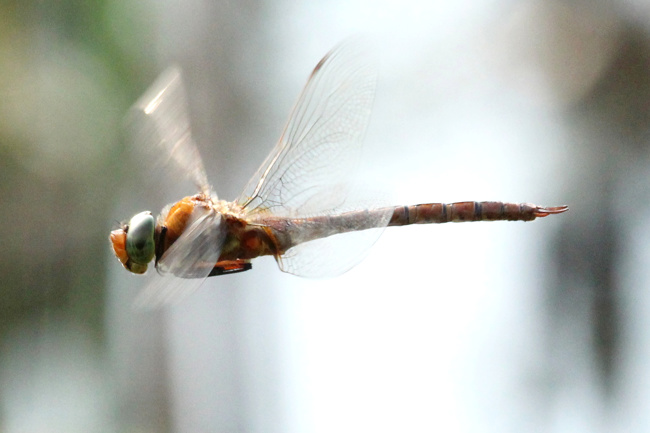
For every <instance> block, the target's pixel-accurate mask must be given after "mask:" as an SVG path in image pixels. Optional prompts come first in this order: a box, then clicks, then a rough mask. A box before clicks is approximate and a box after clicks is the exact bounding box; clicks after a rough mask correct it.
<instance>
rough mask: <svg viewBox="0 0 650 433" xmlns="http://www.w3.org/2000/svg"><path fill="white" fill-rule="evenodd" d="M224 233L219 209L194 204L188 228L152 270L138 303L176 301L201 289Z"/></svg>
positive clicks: (156, 304) (152, 305) (151, 305)
mask: <svg viewBox="0 0 650 433" xmlns="http://www.w3.org/2000/svg"><path fill="white" fill-rule="evenodd" d="M225 235H226V233H225V231H224V230H223V227H222V226H221V216H220V215H219V214H218V213H217V212H215V211H213V210H211V209H210V210H207V209H202V208H195V210H194V211H193V212H192V220H191V221H190V223H189V224H188V228H187V229H185V231H184V232H183V234H182V235H181V236H180V237H179V238H178V239H177V240H176V242H174V243H173V244H172V246H171V247H169V249H168V250H167V251H165V254H163V256H162V257H161V259H160V260H159V261H158V264H157V266H156V267H157V271H158V272H150V273H151V274H153V275H151V276H150V281H148V283H147V284H146V285H145V288H144V289H143V291H142V292H141V293H140V294H139V296H138V298H137V299H136V305H137V306H138V307H144V308H156V307H159V306H162V305H166V304H172V303H176V302H178V301H180V300H182V299H184V298H185V297H186V296H187V295H189V294H191V293H192V292H194V291H195V290H196V289H198V288H199V286H201V284H203V282H204V281H205V279H206V278H207V277H208V275H209V274H210V271H212V268H213V267H214V265H215V264H216V263H217V260H218V259H219V255H220V254H221V247H222V246H223V242H224V239H225Z"/></svg>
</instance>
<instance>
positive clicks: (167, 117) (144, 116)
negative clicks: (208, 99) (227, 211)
mask: <svg viewBox="0 0 650 433" xmlns="http://www.w3.org/2000/svg"><path fill="white" fill-rule="evenodd" d="M187 112H188V110H187V100H186V97H185V90H184V88H183V82H182V79H181V72H180V70H179V69H178V68H177V67H172V68H169V69H167V70H166V71H164V72H163V73H162V74H161V75H160V76H159V77H158V79H156V81H155V82H154V83H153V84H152V85H151V87H150V88H149V89H147V91H146V92H145V93H144V95H142V97H141V98H140V99H138V101H137V102H136V103H135V104H134V106H133V107H132V108H131V110H130V111H129V114H128V116H127V119H126V121H127V123H126V126H127V132H128V133H129V134H130V139H131V140H132V141H133V143H134V145H135V147H136V150H138V151H139V152H140V153H141V155H143V156H144V157H145V158H147V161H143V163H146V164H147V165H148V166H150V167H152V170H151V172H153V173H161V172H164V173H165V175H168V173H169V169H170V168H175V169H176V170H175V171H174V174H176V175H180V176H182V177H185V178H187V179H189V180H190V181H191V182H193V183H194V185H196V187H197V188H198V189H199V191H201V192H203V193H204V194H206V195H209V194H210V193H211V192H210V185H209V184H208V178H207V176H206V174H205V169H204V167H203V162H202V160H201V155H200V154H199V151H198V148H197V147H196V144H195V143H194V141H193V140H192V135H191V131H190V121H189V117H188V114H187ZM213 196H214V195H213Z"/></svg>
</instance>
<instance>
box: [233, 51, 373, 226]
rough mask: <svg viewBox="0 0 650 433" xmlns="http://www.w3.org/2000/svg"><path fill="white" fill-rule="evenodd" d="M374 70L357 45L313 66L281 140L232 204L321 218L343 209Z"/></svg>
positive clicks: (365, 122)
mask: <svg viewBox="0 0 650 433" xmlns="http://www.w3.org/2000/svg"><path fill="white" fill-rule="evenodd" d="M376 79H377V74H376V67H375V65H374V62H373V61H372V59H371V58H370V57H369V56H368V55H367V54H366V52H365V50H364V49H363V48H362V45H361V44H360V43H359V42H358V41H348V42H346V43H343V44H341V45H339V46H338V47H336V48H335V49H333V50H332V51H331V52H330V53H328V54H327V55H326V56H325V57H324V58H323V59H322V60H321V61H320V62H319V63H318V65H317V66H316V68H315V69H314V71H313V72H312V74H311V76H310V77H309V81H308V82H307V85H306V86H305V88H304V90H303V91H302V93H301V95H300V97H299V98H298V102H297V103H296V105H295V107H294V109H293V112H292V113H291V116H290V117H289V121H288V122H287V125H286V127H285V130H284V132H283V134H282V137H281V138H280V141H279V142H278V144H277V145H276V146H275V148H274V149H273V151H272V152H271V154H270V155H269V156H268V157H267V159H266V161H264V163H263V164H262V165H261V167H260V168H259V170H258V171H257V173H256V174H255V175H254V176H253V178H252V179H251V180H250V182H249V183H248V185H247V187H246V188H245V189H244V192H243V193H242V195H241V196H240V197H239V198H238V199H237V202H238V203H239V204H240V205H242V206H243V207H244V208H245V209H246V210H247V211H248V212H255V211H261V210H264V211H270V212H272V213H273V214H275V215H278V216H293V217H295V216H311V215H320V214H326V213H330V212H333V211H335V210H336V209H337V208H339V207H340V206H342V204H343V203H344V202H345V199H346V197H347V193H348V191H349V179H350V176H351V174H352V173H353V172H354V171H355V168H356V166H357V164H358V160H359V157H360V152H361V142H362V139H363V136H364V134H365V130H366V127H367V125H368V120H369V118H370V112H371V107H372V102H373V99H374V94H375V85H376Z"/></svg>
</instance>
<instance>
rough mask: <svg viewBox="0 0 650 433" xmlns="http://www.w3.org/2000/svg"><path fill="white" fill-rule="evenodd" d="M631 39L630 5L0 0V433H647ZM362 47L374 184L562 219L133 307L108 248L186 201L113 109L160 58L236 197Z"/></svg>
mask: <svg viewBox="0 0 650 433" xmlns="http://www.w3.org/2000/svg"><path fill="white" fill-rule="evenodd" d="M648 23H650V5H649V4H646V2H641V1H632V0H629V1H613V0H612V1H605V0H603V1H590V2H587V1H559V0H552V1H521V2H509V1H503V0H501V1H498V0H493V1H472V2H470V1H461V2H438V1H430V2H409V1H400V2H397V1H394V2H389V1H373V2H363V1H345V2H337V1H322V2H308V3H300V2H289V1H284V2H264V1H252V0H248V1H243V2H209V1H200V0H186V1H183V2H181V1H171V0H167V1H162V2H155V1H151V0H150V1H137V0H101V1H96V2H82V1H78V0H62V1H59V2H55V3H47V2H45V3H44V2H37V1H16V0H14V1H4V2H1V3H0V155H1V156H2V158H0V167H1V168H0V175H1V178H2V182H0V203H2V205H1V206H0V222H1V223H2V227H3V231H2V232H3V234H2V236H1V237H0V239H1V240H2V245H3V246H4V248H1V249H0V267H1V273H0V275H1V277H0V293H1V294H2V296H1V297H0V432H11V433H13V432H61V431H65V432H89V431H97V432H113V431H116V432H117V431H119V432H301V433H302V432H305V433H307V432H333V431H336V432H359V431H373V432H395V431H410V432H430V431H444V432H481V433H483V432H521V431H527V432H537V431H539V432H623V431H625V432H629V431H634V432H643V431H648V430H649V429H650V412H648V410H647V408H648V405H649V404H650V391H649V390H650V362H648V361H649V360H650V335H649V334H648V333H647V332H645V331H646V329H648V328H649V326H650V319H648V316H649V314H648V313H650V290H649V289H650V272H649V271H648V263H649V262H650V250H648V248H647V245H648V243H649V242H650V229H649V223H650V217H648V216H647V215H648V212H647V211H648V205H647V204H646V200H645V199H646V195H647V194H646V192H647V191H648V187H647V185H650V172H649V170H648V167H650V160H649V158H648V150H647V148H648V144H650V135H649V134H648V132H649V127H650V74H649V73H648V72H649V71H650V68H649V67H650V26H649V25H648ZM359 34H362V35H365V36H367V37H369V38H370V39H371V40H372V41H373V43H374V44H375V45H376V47H377V55H378V57H379V59H380V63H381V70H380V77H379V84H378V89H377V95H376V101H375V109H374V113H373V117H372V120H371V124H370V127H369V130H368V133H367V136H366V146H365V158H364V161H365V166H364V171H363V173H366V177H367V183H368V185H369V186H370V187H371V188H374V189H376V190H379V191H381V192H382V193H384V194H386V195H388V196H389V197H391V199H392V201H393V202H394V204H415V203H422V202H438V201H442V202H452V201H463V200H504V201H515V202H517V201H522V202H533V203H537V204H541V205H549V206H554V205H561V204H568V205H569V206H570V211H569V213H567V214H563V215H561V216H555V217H550V218H547V219H544V220H538V221H535V222H532V223H526V224H524V223H505V222H500V223H481V224H447V225H441V226H417V227H402V228H391V229H387V230H386V231H385V233H384V235H383V236H382V238H381V239H380V240H379V242H377V244H376V245H375V246H374V247H373V249H372V250H371V252H370V254H369V256H368V257H367V259H366V260H365V261H364V262H362V263H361V264H360V265H359V266H357V267H356V268H354V269H353V270H352V271H350V272H348V273H347V274H345V275H343V276H341V277H339V278H336V279H331V280H323V281H312V280H307V279H302V278H298V277H294V276H291V275H287V274H283V273H282V272H280V271H279V270H278V269H277V265H276V264H275V262H274V261H273V259H260V260H257V261H255V262H254V270H253V271H251V272H246V273H242V274H238V275H232V276H225V277H221V278H211V279H209V280H208V282H207V283H206V284H205V285H204V286H203V288H202V289H201V290H200V291H199V292H198V293H196V294H195V295H193V296H192V297H190V298H188V299H187V300H185V301H184V302H182V303H181V304H179V305H177V306H175V307H172V308H169V309H166V310H163V311H157V312H142V311H137V310H134V309H132V308H131V305H132V301H133V299H134V297H135V295H136V293H137V288H138V287H139V285H140V282H139V280H138V278H137V277H135V276H132V275H129V274H128V273H127V272H126V271H124V270H123V269H122V268H121V266H120V265H119V264H118V263H117V261H116V260H115V259H114V257H112V253H111V251H110V248H109V246H108V242H107V239H106V238H107V236H108V232H109V230H110V229H111V228H112V227H113V226H114V225H115V221H116V220H122V219H126V218H129V217H130V216H131V215H132V214H134V213H135V212H138V211H141V210H143V209H150V210H152V211H154V212H157V211H158V210H159V209H160V208H162V207H163V205H165V204H166V203H168V202H172V201H175V200H177V199H179V198H180V197H181V196H182V195H187V194H191V193H193V191H191V190H190V191H185V190H182V188H175V187H174V185H173V184H172V185H167V186H165V187H163V186H162V185H155V184H154V185H152V184H150V183H148V182H147V174H146V170H145V169H144V167H141V166H138V165H137V164H135V163H134V162H133V161H131V160H130V159H129V157H128V149H127V146H128V144H127V143H125V142H124V140H122V138H121V119H122V116H123V115H124V113H125V112H126V110H127V109H128V107H129V105H130V104H131V103H133V102H134V101H135V100H136V99H137V97H138V96H139V95H140V94H141V93H142V92H143V91H144V90H145V89H146V88H147V86H148V85H149V84H150V83H151V82H152V81H153V80H154V79H155V77H156V76H157V74H158V73H159V72H160V71H162V70H163V69H164V68H165V67H166V66H167V65H169V64H170V63H172V62H176V63H178V64H179V65H180V66H181V67H182V68H183V69H184V71H185V81H186V88H187V91H188V96H189V102H190V109H191V115H192V125H193V129H194V135H195V138H196V141H197V142H198V144H199V147H200V151H201V153H202V155H203V157H204V160H205V163H206V166H207V167H208V175H209V177H210V179H211V181H212V183H213V185H214V186H215V188H216V190H217V191H218V193H219V194H220V197H221V198H226V199H233V198H234V197H236V196H237V195H238V194H239V192H240V190H241V189H242V188H243V187H244V185H245V184H246V182H247V180H248V177H249V176H251V175H252V173H254V171H255V170H256V168H257V167H258V165H259V164H260V163H261V162H262V160H263V159H264V158H265V156H266V154H267V153H268V152H269V151H270V150H271V148H272V147H273V145H274V144H275V141H276V140H277V138H278V137H279V135H280V132H281V130H282V128H283V126H284V122H285V120H286V117H287V116H288V114H289V111H290V109H291V107H292V104H293V102H294V101H295V98H296V97H297V96H298V94H299V92H300V90H301V88H302V86H303V84H304V82H305V80H306V79H307V77H308V75H309V73H310V71H311V69H312V68H313V67H314V66H315V65H316V63H317V62H318V61H319V60H320V58H321V57H322V56H323V55H324V54H325V53H326V52H327V51H328V50H329V49H331V48H332V47H333V46H334V45H336V44H337V43H338V42H340V41H342V40H344V39H346V38H348V37H350V36H354V35H359ZM179 190H180V191H179Z"/></svg>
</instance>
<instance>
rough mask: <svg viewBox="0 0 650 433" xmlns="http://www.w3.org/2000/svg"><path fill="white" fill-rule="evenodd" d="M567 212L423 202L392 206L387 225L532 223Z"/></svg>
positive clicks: (497, 203) (527, 205)
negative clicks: (478, 222)
mask: <svg viewBox="0 0 650 433" xmlns="http://www.w3.org/2000/svg"><path fill="white" fill-rule="evenodd" d="M567 209H568V208H567V206H557V207H543V206H537V205H534V204H530V203H505V202H500V201H483V202H476V201H464V202H458V203H425V204H416V205H412V206H398V207H395V210H394V211H393V216H392V218H391V219H390V222H389V223H388V225H389V226H403V225H409V224H440V223H448V222H468V221H532V220H534V219H535V218H541V217H545V216H547V215H552V214H557V213H562V212H565V211H566V210H567Z"/></svg>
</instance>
